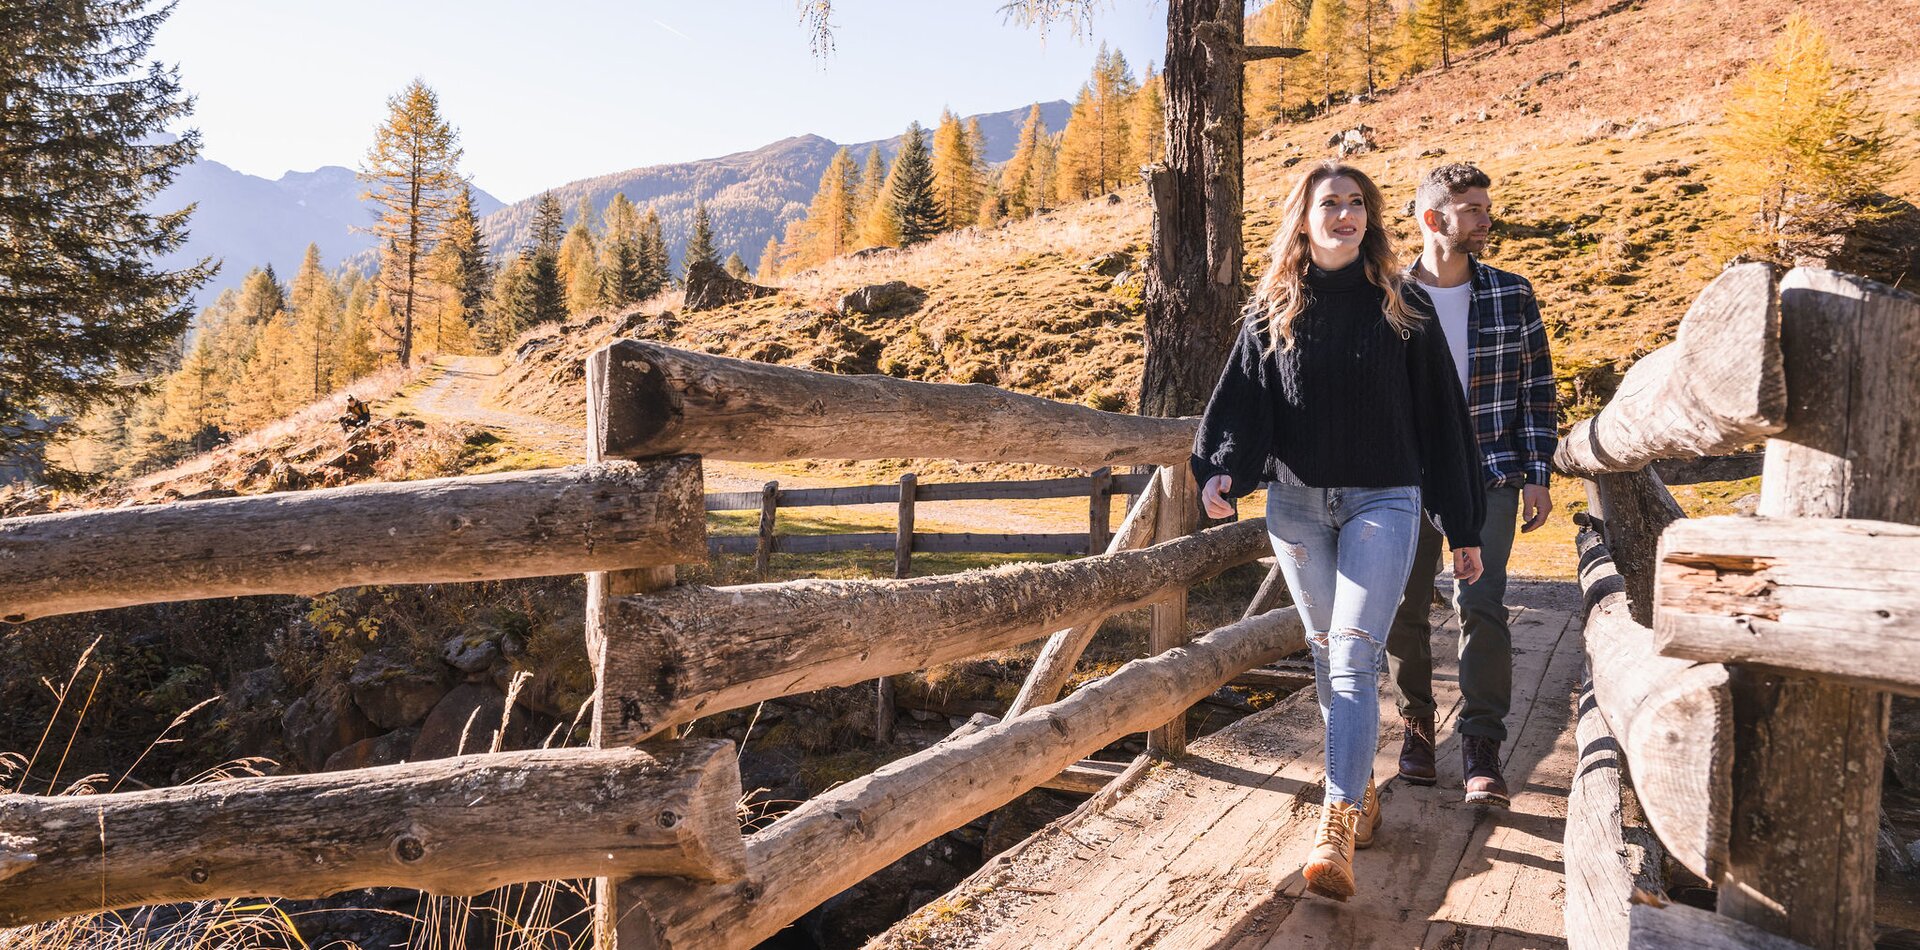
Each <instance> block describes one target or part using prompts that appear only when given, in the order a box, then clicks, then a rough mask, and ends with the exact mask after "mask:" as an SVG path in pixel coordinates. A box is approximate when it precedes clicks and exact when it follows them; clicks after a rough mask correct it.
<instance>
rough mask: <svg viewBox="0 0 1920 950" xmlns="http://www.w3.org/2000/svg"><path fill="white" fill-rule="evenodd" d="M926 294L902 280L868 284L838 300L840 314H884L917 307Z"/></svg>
mask: <svg viewBox="0 0 1920 950" xmlns="http://www.w3.org/2000/svg"><path fill="white" fill-rule="evenodd" d="M926 296H927V292H926V291H924V290H921V289H920V288H918V287H915V286H913V285H912V284H909V283H907V282H906V281H904V280H890V281H887V282H886V283H884V284H869V285H868V286H865V287H862V288H860V289H859V290H855V291H853V292H852V293H849V294H847V295H846V296H844V297H841V298H840V313H841V315H843V316H851V315H853V314H856V313H861V314H875V313H886V312H889V311H892V310H895V309H896V308H899V309H905V308H908V307H909V305H911V306H918V305H919V304H920V301H922V300H925V299H926Z"/></svg>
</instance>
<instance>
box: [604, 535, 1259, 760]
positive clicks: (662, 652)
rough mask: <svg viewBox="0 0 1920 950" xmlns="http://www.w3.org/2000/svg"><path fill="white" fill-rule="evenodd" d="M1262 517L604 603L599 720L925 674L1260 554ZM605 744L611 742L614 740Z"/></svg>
mask: <svg viewBox="0 0 1920 950" xmlns="http://www.w3.org/2000/svg"><path fill="white" fill-rule="evenodd" d="M1265 546H1266V535H1265V533H1264V532H1263V525H1262V524H1261V523H1260V522H1243V523H1241V524H1234V525H1224V526H1222V527H1219V528H1215V529H1213V530H1211V531H1207V532H1203V533H1202V534H1199V535H1195V536H1193V537H1189V538H1181V539H1179V540H1177V541H1173V542H1170V543H1167V544H1162V545H1159V546H1156V547H1153V548H1149V549H1147V550H1144V551H1128V552H1123V553H1119V554H1108V555H1102V556H1099V557H1090V558H1082V559H1078V560H1073V561H1063V562H1058V563H1052V564H1022V565H1014V566H1010V567H1002V568H995V569H993V570H987V571H970V572H967V573H963V574H952V575H945V576H941V577H916V578H911V579H907V580H873V581H824V580H805V581H788V582H785V583H780V584H751V585H746V586H742V587H722V588H711V587H698V586H682V587H678V588H675V589H673V590H669V591H664V592H662V593H659V594H656V595H654V596H649V597H632V598H625V599H620V600H615V601H613V602H611V603H610V604H609V605H608V608H607V617H606V624H607V626H606V637H607V640H608V644H607V647H606V649H605V650H604V653H605V657H604V664H603V665H602V666H601V667H600V668H599V670H598V672H599V686H600V689H601V690H602V694H601V701H600V704H599V713H600V717H601V718H600V721H599V722H600V726H601V728H602V729H603V730H605V732H604V734H605V735H606V736H608V737H627V738H630V739H639V738H643V737H645V736H649V735H653V734H654V733H655V732H657V731H659V730H661V729H663V728H666V727H667V726H670V725H673V724H675V723H679V722H685V721H688V720H690V719H693V718H697V717H699V716H703V715H707V714H709V713H714V712H719V711H721V710H724V709H732V708H736V707H739V706H744V705H749V704H751V703H754V702H757V701H759V700H762V699H773V698H775V697H779V696H785V695H788V694H791V693H798V692H806V691H808V690H815V689H822V688H825V687H828V686H848V685H852V684H854V683H858V682H861V681H863V680H868V679H873V678H875V677H878V676H887V675H891V674H895V673H906V672H910V671H913V670H920V669H925V668H927V667H930V666H936V665H938V664H941V663H945V662H949V661H951V660H958V659H961V658H963V657H968V656H975V655H978V654H980V653H983V652H987V651H990V650H997V649H1002V648H1004V647H1010V646H1014V645H1017V644H1020V643H1024V642H1026V641H1028V640H1031V639H1033V638H1035V637H1037V636H1040V635H1041V634H1044V633H1046V632H1047V631H1048V630H1057V629H1059V628H1061V627H1063V626H1074V625H1077V624H1079V623H1082V622H1086V621H1087V620H1090V619H1091V618H1094V617H1100V616H1104V615H1106V614H1110V613H1113V612H1115V611H1119V610H1126V609H1130V608H1132V607H1137V606H1143V605H1145V604H1147V603H1148V602H1150V601H1152V600H1154V599H1155V598H1158V597H1160V596H1163V595H1164V594H1165V592H1166V591H1167V590H1169V589H1173V588H1176V587H1184V586H1185V585H1187V584H1191V583H1194V582H1196V581H1199V580H1201V579H1204V578H1207V577H1211V576H1213V575H1214V574H1218V573H1219V572H1221V571H1224V570H1226V569H1227V568H1229V567H1232V566H1234V565H1236V564H1243V563H1245V562H1247V561H1250V560H1253V559H1254V558H1256V557H1258V556H1259V555H1260V554H1261V553H1262V551H1263V550H1264V548H1265ZM609 741H617V740H614V739H612V738H610V740H609Z"/></svg>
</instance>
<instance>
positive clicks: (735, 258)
mask: <svg viewBox="0 0 1920 950" xmlns="http://www.w3.org/2000/svg"><path fill="white" fill-rule="evenodd" d="M720 269H721V270H724V271H726V272H727V273H728V274H729V275H730V276H732V277H735V278H737V279H740V280H746V279H747V277H748V274H747V262H746V261H744V260H742V259H741V258H740V252H739V251H734V252H733V253H731V254H728V255H727V262H726V263H725V264H722V265H720Z"/></svg>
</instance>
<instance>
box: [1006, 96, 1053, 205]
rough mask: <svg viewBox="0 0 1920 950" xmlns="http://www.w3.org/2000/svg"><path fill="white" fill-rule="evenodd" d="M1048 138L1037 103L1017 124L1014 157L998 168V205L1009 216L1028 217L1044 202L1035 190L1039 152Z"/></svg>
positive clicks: (1044, 121) (1043, 197) (1045, 125)
mask: <svg viewBox="0 0 1920 950" xmlns="http://www.w3.org/2000/svg"><path fill="white" fill-rule="evenodd" d="M1047 138H1048V135H1047V123H1046V120H1045V119H1043V118H1041V116H1040V104H1039V103H1037V102H1036V103H1034V104H1033V106H1032V107H1030V108H1029V109H1027V120H1026V121H1025V122H1023V123H1021V125H1020V137H1019V139H1017V140H1015V142H1014V146H1013V157H1011V158H1009V159H1007V164H1006V165H1005V166H1004V167H1002V168H1001V169H1000V194H1001V198H1002V201H1001V204H1002V206H1003V207H1005V209H1006V214H1007V217H1009V218H1014V219H1019V218H1025V217H1029V216H1031V215H1032V214H1033V211H1034V209H1035V208H1038V207H1039V206H1040V205H1041V204H1044V203H1045V200H1046V195H1045V193H1044V192H1042V191H1040V190H1038V185H1037V183H1036V173H1037V172H1038V171H1039V170H1040V164H1039V163H1040V152H1041V150H1042V149H1044V148H1046V145H1047Z"/></svg>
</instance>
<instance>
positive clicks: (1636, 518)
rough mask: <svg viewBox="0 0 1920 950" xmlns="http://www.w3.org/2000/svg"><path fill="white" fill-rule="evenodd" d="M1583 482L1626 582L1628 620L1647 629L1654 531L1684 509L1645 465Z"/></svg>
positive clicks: (1591, 508)
mask: <svg viewBox="0 0 1920 950" xmlns="http://www.w3.org/2000/svg"><path fill="white" fill-rule="evenodd" d="M1587 484H1588V485H1589V486H1590V490H1589V491H1588V493H1587V495H1588V502H1587V505H1588V511H1589V512H1590V513H1591V514H1592V515H1593V516H1595V517H1598V518H1599V519H1600V521H1601V523H1602V526H1603V528H1602V534H1604V535H1605V536H1606V539H1607V551H1608V552H1609V553H1610V554H1611V555H1612V556H1613V564H1614V567H1615V569H1616V570H1618V571H1619V572H1620V577H1621V579H1622V580H1624V581H1625V582H1626V585H1627V605H1628V608H1629V610H1630V612H1631V613H1632V615H1633V622H1634V623H1637V624H1639V625H1641V626H1643V627H1650V626H1652V625H1653V579H1654V575H1655V573H1656V571H1655V567H1656V565H1658V563H1659V560H1660V559H1659V548H1660V535H1661V533H1662V532H1664V531H1666V530H1667V526H1668V525H1670V524H1672V523H1674V522H1675V521H1678V520H1680V519H1682V518H1685V517H1686V516H1687V513H1686V512H1684V511H1682V510H1680V504H1679V503H1678V502H1676V501H1674V500H1673V495H1672V494H1670V493H1668V491H1667V486H1666V485H1664V484H1662V483H1661V481H1660V476H1659V475H1658V474H1656V473H1655V472H1654V471H1653V469H1651V468H1645V469H1641V470H1640V471H1637V472H1618V473H1612V474H1605V475H1596V476H1594V477H1593V478H1592V479H1591V480H1589V481H1588V482H1587Z"/></svg>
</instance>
